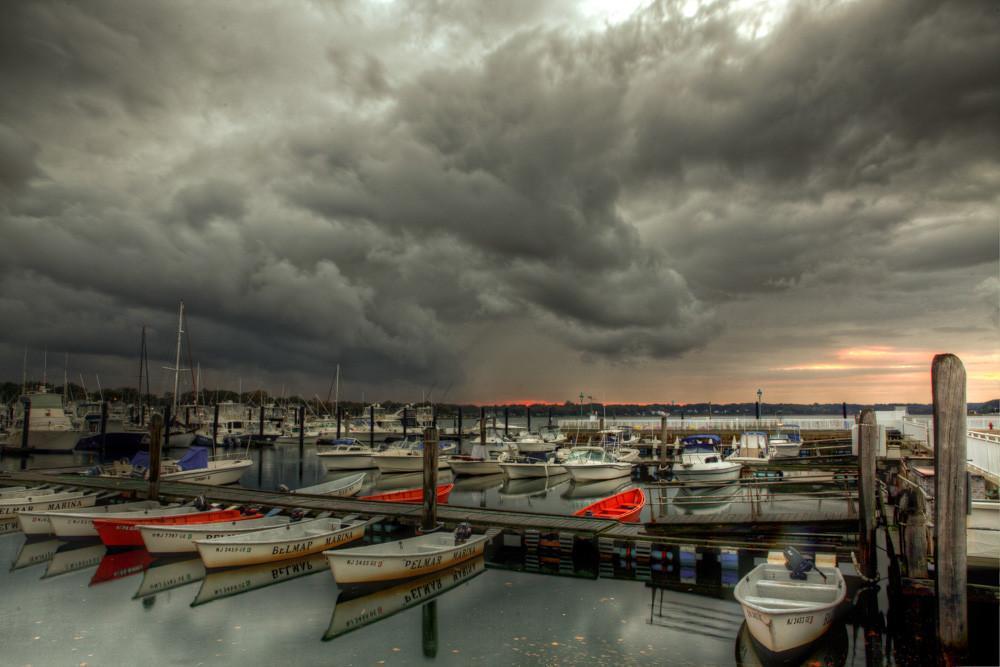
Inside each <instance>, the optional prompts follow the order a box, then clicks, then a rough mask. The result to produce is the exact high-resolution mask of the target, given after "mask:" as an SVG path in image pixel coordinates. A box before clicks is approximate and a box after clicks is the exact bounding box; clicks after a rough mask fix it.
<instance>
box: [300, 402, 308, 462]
mask: <svg viewBox="0 0 1000 667" xmlns="http://www.w3.org/2000/svg"><path fill="white" fill-rule="evenodd" d="M305 447H306V406H304V405H300V406H299V462H300V463H301V462H302V456H303V453H304V451H305Z"/></svg>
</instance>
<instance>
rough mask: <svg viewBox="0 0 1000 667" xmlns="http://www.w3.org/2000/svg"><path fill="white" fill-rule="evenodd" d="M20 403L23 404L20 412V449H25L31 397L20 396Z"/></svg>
mask: <svg viewBox="0 0 1000 667" xmlns="http://www.w3.org/2000/svg"><path fill="white" fill-rule="evenodd" d="M21 405H22V406H23V410H22V412H21V449H27V448H28V435H29V434H30V433H31V399H30V398H28V397H24V398H22V399H21Z"/></svg>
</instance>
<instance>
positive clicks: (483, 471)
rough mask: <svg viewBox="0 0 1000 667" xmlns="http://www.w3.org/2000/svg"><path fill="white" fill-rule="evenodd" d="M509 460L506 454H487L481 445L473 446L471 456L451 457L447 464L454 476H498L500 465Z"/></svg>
mask: <svg viewBox="0 0 1000 667" xmlns="http://www.w3.org/2000/svg"><path fill="white" fill-rule="evenodd" d="M509 459H510V455H509V454H508V453H507V452H491V453H487V450H486V448H485V447H484V446H483V445H481V444H476V445H473V447H472V455H471V456H461V455H453V456H451V457H449V458H448V464H449V465H450V466H451V469H452V470H453V471H454V472H455V474H456V475H499V474H500V472H501V469H500V464H501V463H502V462H505V461H507V460H509Z"/></svg>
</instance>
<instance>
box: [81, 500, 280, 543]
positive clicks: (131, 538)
mask: <svg viewBox="0 0 1000 667" xmlns="http://www.w3.org/2000/svg"><path fill="white" fill-rule="evenodd" d="M241 517H245V518H246V519H257V518H259V517H260V515H259V514H243V513H242V512H241V511H240V510H237V509H226V510H215V509H210V510H197V509H194V508H190V507H189V508H188V512H187V513H186V514H174V515H165V516H158V517H151V518H147V517H140V518H134V517H124V518H119V519H110V518H104V519H101V518H97V519H94V530H96V531H97V535H98V537H100V538H101V542H104V544H105V545H106V546H109V547H141V546H143V541H142V533H140V532H139V526H153V525H189V524H197V523H207V522H210V521H235V520H238V519H240V518H241Z"/></svg>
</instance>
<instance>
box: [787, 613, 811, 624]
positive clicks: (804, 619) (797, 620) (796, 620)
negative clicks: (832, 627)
mask: <svg viewBox="0 0 1000 667" xmlns="http://www.w3.org/2000/svg"><path fill="white" fill-rule="evenodd" d="M812 622H813V617H812V615H809V616H795V617H793V618H790V619H788V621H787V623H788V625H803V624H806V623H810V624H811V623H812Z"/></svg>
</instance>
